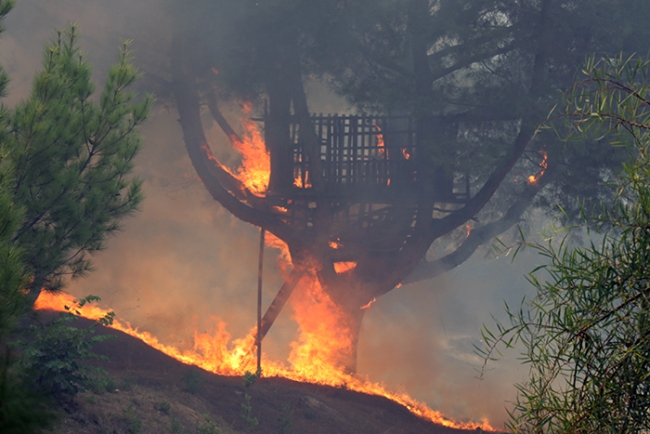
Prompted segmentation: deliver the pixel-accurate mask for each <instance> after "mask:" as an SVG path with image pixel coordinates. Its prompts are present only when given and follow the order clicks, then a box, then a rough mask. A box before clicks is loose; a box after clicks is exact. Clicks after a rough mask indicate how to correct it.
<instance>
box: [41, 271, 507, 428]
mask: <svg viewBox="0 0 650 434" xmlns="http://www.w3.org/2000/svg"><path fill="white" fill-rule="evenodd" d="M300 286H301V288H299V289H301V290H299V291H296V293H294V295H295V297H292V299H291V304H292V306H293V309H294V311H295V315H294V319H295V320H296V321H297V322H298V324H299V325H300V331H299V336H298V338H297V340H296V341H295V342H293V343H292V344H291V348H292V351H291V354H290V356H289V364H290V366H286V365H285V364H283V363H281V362H277V361H272V360H268V359H267V358H266V357H265V356H264V355H263V358H264V361H263V364H262V366H263V372H264V375H265V376H266V377H284V378H288V379H291V380H294V381H302V382H310V383H315V384H322V385H328V386H334V387H345V388H347V389H349V390H353V391H356V392H362V393H367V394H371V395H379V396H384V397H386V398H388V399H390V400H392V401H395V402H397V403H399V404H401V405H403V406H405V407H406V408H408V409H409V410H410V411H411V412H412V413H413V414H415V415H417V416H419V417H422V418H424V419H427V420H430V421H431V422H434V423H436V424H439V425H442V426H446V427H454V428H460V429H470V430H471V429H478V428H480V429H482V430H485V431H494V429H493V428H492V427H491V426H490V424H489V423H488V421H487V420H486V419H483V420H482V421H481V422H466V423H461V422H456V421H453V420H451V419H449V418H447V417H445V416H444V415H443V414H442V413H440V412H438V411H435V410H431V409H430V408H429V407H427V406H426V405H425V404H423V403H421V402H418V401H416V400H415V399H413V398H411V397H410V396H409V395H407V394H406V393H396V392H390V391H388V390H386V389H385V388H384V387H383V386H382V385H380V384H377V383H373V382H370V381H369V380H367V379H361V378H359V377H356V376H352V375H350V374H348V373H346V372H345V370H344V369H343V367H342V366H338V365H336V364H335V363H333V362H332V361H333V360H340V359H341V358H340V356H341V354H345V352H346V351H349V348H350V347H351V342H350V340H351V338H350V336H351V334H350V333H349V328H348V325H347V322H346V321H345V318H344V315H343V314H342V312H340V311H339V310H338V309H337V307H336V305H335V304H334V303H333V302H332V301H331V299H330V298H329V297H328V296H327V294H326V293H325V292H324V291H323V289H322V288H321V287H320V285H319V284H318V280H317V279H316V278H315V277H314V276H310V277H309V278H305V279H303V280H302V281H301V285H300ZM73 303H74V298H73V297H72V296H70V295H68V294H65V293H57V294H52V293H49V292H46V291H42V292H41V294H40V296H39V297H38V299H37V300H36V303H35V305H34V306H35V308H36V309H40V310H46V309H47V310H55V311H60V312H63V311H66V309H65V306H70V305H72V304H73ZM78 310H79V312H80V315H81V316H82V317H84V318H88V319H91V320H97V319H99V318H101V317H103V316H105V315H106V314H107V313H108V312H110V311H109V310H105V309H101V308H99V307H97V306H93V305H85V306H83V307H81V308H80V309H78ZM213 320H214V330H213V332H212V333H199V332H197V331H195V332H194V348H193V349H192V350H180V349H178V348H176V347H173V346H170V345H165V344H162V343H160V342H159V341H158V339H157V338H156V337H155V336H153V335H151V334H150V333H148V332H146V331H140V330H138V328H137V327H133V326H131V324H129V323H128V322H126V321H123V320H121V319H119V318H117V319H115V320H114V321H113V324H112V325H111V326H110V327H111V328H113V329H115V330H119V331H121V332H123V333H125V334H127V335H129V336H132V337H134V338H137V339H140V340H141V341H143V342H144V343H146V344H147V345H149V346H151V347H153V348H155V349H156V350H158V351H160V352H162V353H164V354H166V355H168V356H170V357H172V358H174V359H176V360H178V361H180V362H182V363H185V364H188V365H194V366H198V367H199V368H202V369H205V370H206V371H209V372H213V373H215V374H219V375H230V376H235V375H236V376H242V375H244V374H245V373H246V371H247V370H249V371H250V370H252V369H253V365H254V364H253V354H252V353H251V351H250V350H251V348H254V345H255V333H256V331H255V329H253V330H251V331H250V332H249V334H248V335H247V336H246V337H244V338H241V339H235V340H232V341H231V336H230V334H229V333H228V332H227V331H226V324H225V323H224V322H223V321H221V320H220V319H218V318H213Z"/></svg>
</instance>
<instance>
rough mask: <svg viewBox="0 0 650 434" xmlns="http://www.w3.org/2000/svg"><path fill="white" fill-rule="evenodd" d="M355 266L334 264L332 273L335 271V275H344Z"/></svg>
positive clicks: (347, 263) (354, 264)
mask: <svg viewBox="0 0 650 434" xmlns="http://www.w3.org/2000/svg"><path fill="white" fill-rule="evenodd" d="M356 266H357V263H356V262H335V263H334V271H336V273H337V274H341V273H345V272H346V271H348V270H352V269H353V268H354V267H356Z"/></svg>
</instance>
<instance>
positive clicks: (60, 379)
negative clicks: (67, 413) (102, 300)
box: [17, 296, 115, 400]
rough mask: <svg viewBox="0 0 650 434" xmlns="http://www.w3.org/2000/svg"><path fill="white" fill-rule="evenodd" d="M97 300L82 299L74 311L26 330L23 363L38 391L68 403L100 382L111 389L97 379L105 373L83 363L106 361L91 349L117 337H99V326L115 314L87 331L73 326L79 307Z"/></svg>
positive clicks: (101, 320)
mask: <svg viewBox="0 0 650 434" xmlns="http://www.w3.org/2000/svg"><path fill="white" fill-rule="evenodd" d="M97 299H98V297H93V296H89V297H86V298H84V299H81V300H79V301H77V302H76V306H75V307H72V308H70V310H71V312H63V313H60V314H59V315H58V317H57V318H56V319H54V320H53V321H51V322H49V323H46V324H38V323H37V324H30V325H29V326H28V327H27V328H26V329H25V330H24V331H23V334H24V337H23V339H22V340H20V341H19V342H18V343H17V347H18V348H19V349H20V350H21V357H20V360H19V363H20V365H21V367H22V368H23V370H24V371H25V373H26V374H27V376H28V378H29V382H30V383H31V384H32V386H33V388H34V389H35V390H36V391H38V392H41V393H45V394H48V395H52V396H54V397H56V398H58V399H64V400H65V399H69V398H70V397H71V396H73V395H75V394H76V393H78V392H80V391H84V390H85V389H86V388H87V387H89V386H91V385H92V384H96V383H97V382H98V381H100V382H101V383H100V384H101V386H102V388H103V389H104V390H107V387H110V385H109V384H108V383H107V380H106V379H101V380H98V379H97V375H101V374H102V371H101V370H97V369H94V370H91V369H90V368H88V367H86V366H84V365H83V363H82V362H83V361H84V360H88V359H102V360H106V358H105V357H103V356H98V355H97V354H95V353H93V352H92V351H91V349H92V348H93V347H94V346H95V345H96V344H98V343H100V342H104V341H106V340H108V339H112V338H113V336H97V335H95V328H96V326H98V325H99V324H102V325H107V324H110V323H111V322H112V318H113V315H112V312H111V313H110V314H108V315H107V316H106V317H104V318H101V319H100V320H99V321H98V322H97V323H95V324H93V325H91V326H90V327H88V328H85V329H84V328H79V327H76V326H74V325H72V324H71V322H73V321H75V320H76V319H77V316H76V314H78V310H77V309H78V308H79V307H81V306H83V305H84V304H85V303H87V302H89V301H95V300H97ZM113 386H114V383H113ZM114 390H115V388H114V387H113V389H112V391H114Z"/></svg>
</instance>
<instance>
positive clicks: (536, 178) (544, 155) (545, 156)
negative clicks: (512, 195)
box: [528, 149, 548, 185]
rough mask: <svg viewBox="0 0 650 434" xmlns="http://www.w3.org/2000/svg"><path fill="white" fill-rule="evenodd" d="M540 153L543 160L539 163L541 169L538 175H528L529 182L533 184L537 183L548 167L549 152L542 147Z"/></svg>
mask: <svg viewBox="0 0 650 434" xmlns="http://www.w3.org/2000/svg"><path fill="white" fill-rule="evenodd" d="M539 154H540V155H541V156H542V161H541V162H540V163H539V167H540V170H539V172H538V173H537V175H530V176H529V177H528V183H529V184H531V185H537V183H538V182H539V180H540V178H541V177H542V176H544V173H546V169H548V153H547V152H546V151H545V150H543V149H541V150H540V151H539Z"/></svg>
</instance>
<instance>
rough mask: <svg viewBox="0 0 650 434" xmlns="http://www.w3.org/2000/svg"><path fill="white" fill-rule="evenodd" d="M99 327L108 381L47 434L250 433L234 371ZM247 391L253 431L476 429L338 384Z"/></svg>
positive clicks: (409, 433)
mask: <svg viewBox="0 0 650 434" xmlns="http://www.w3.org/2000/svg"><path fill="white" fill-rule="evenodd" d="M84 321H85V320H84ZM82 323H83V322H82ZM100 333H102V334H110V335H114V336H116V339H115V340H110V341H106V342H104V343H102V344H100V345H98V346H97V347H96V348H95V352H96V353H98V354H102V355H105V356H107V357H109V358H110V362H100V363H99V364H100V365H101V367H102V368H103V369H105V370H106V371H107V372H108V374H109V378H110V380H109V381H108V383H109V384H108V387H105V388H104V387H98V388H95V389H94V392H93V391H87V392H84V393H82V394H79V395H78V396H77V397H76V399H75V402H74V403H73V404H72V405H71V406H69V408H68V409H67V411H66V412H65V413H64V414H63V416H62V417H61V419H60V420H59V422H58V424H57V428H56V429H55V430H53V431H52V433H53V434H70V433H107V434H118V433H129V434H138V433H141V434H148V433H156V434H157V433H173V434H194V433H197V434H215V433H222V434H225V433H245V432H251V431H250V428H251V425H249V424H248V423H247V422H246V418H245V415H246V411H245V409H244V408H243V407H242V404H244V402H245V394H246V389H245V388H244V385H243V381H242V378H241V377H226V376H220V375H215V374H212V373H209V372H206V371H203V370H200V369H198V368H194V367H189V366H187V365H184V364H182V363H180V362H178V361H176V360H175V359H172V358H170V357H168V356H166V355H164V354H162V353H160V352H158V351H156V350H154V349H153V348H151V347H149V346H147V345H146V344H144V343H143V342H141V341H139V340H137V339H135V338H132V337H130V336H128V335H125V334H124V333H121V332H118V331H115V330H111V329H103V328H102V330H101V331H100ZM107 390H110V392H108V391H107ZM248 394H249V395H250V412H249V413H248V415H249V417H250V418H253V417H254V418H257V420H258V422H259V424H258V425H257V426H256V427H255V428H254V429H253V431H252V432H255V433H259V434H271V433H273V434H275V433H284V434H289V433H294V434H303V433H307V434H332V433H335V434H339V433H340V434H377V433H386V434H388V433H390V434H429V433H430V434H452V433H468V432H477V431H463V430H456V429H450V428H445V427H441V426H438V425H435V424H432V423H431V422H428V421H425V420H422V419H420V418H418V417H417V416H415V415H413V414H412V413H410V412H409V411H408V410H407V409H406V408H404V407H402V406H401V405H399V404H396V403H394V402H392V401H390V400H388V399H386V398H383V397H379V396H372V395H366V394H363V393H358V392H353V391H349V390H346V389H344V388H336V387H329V386H319V385H314V384H308V383H299V382H295V381H290V380H287V379H282V378H261V379H260V380H258V381H257V382H256V383H255V384H254V385H253V386H252V387H251V388H250V389H249V391H248ZM208 420H209V422H208Z"/></svg>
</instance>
